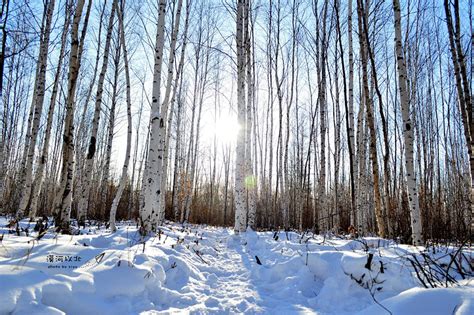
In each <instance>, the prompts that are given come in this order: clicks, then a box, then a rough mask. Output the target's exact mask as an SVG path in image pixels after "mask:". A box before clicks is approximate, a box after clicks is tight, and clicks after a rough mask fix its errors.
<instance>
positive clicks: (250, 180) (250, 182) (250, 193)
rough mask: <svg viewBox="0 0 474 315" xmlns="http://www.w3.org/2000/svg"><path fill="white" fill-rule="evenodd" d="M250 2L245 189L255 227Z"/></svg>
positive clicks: (250, 223) (251, 223)
mask: <svg viewBox="0 0 474 315" xmlns="http://www.w3.org/2000/svg"><path fill="white" fill-rule="evenodd" d="M249 6H250V0H246V3H245V7H244V10H245V12H244V17H245V20H246V21H245V24H246V28H245V30H246V34H245V37H246V38H245V54H246V67H247V106H246V115H247V120H246V126H245V170H246V174H245V178H246V180H245V181H246V189H247V225H248V226H250V227H252V228H253V227H255V216H256V214H257V213H256V205H255V197H256V196H255V187H256V185H257V183H256V178H255V177H254V172H253V166H252V141H251V140H252V127H253V119H252V110H253V104H254V101H255V94H254V93H255V92H254V77H253V73H252V69H253V68H252V54H251V52H252V51H251V40H252V39H253V38H251V30H250V28H251V27H252V25H251V23H250V14H251V13H250V7H249Z"/></svg>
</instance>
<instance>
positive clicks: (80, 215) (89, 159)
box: [77, 0, 117, 225]
mask: <svg viewBox="0 0 474 315" xmlns="http://www.w3.org/2000/svg"><path fill="white" fill-rule="evenodd" d="M116 2H117V0H114V1H113V3H112V9H111V11H110V16H109V22H108V27H107V37H106V40H105V48H104V57H103V60H102V69H101V71H100V74H99V80H98V82H97V94H96V96H95V109H94V117H93V119H92V131H91V137H90V140H89V147H88V149H87V154H86V163H85V168H84V174H86V177H85V178H84V180H83V181H82V182H81V183H80V185H81V187H79V193H80V199H79V202H78V205H77V220H78V223H79V225H84V224H85V223H84V222H85V220H86V216H87V207H88V203H89V194H90V186H91V180H92V175H91V174H92V169H93V165H94V156H95V152H96V150H97V132H98V130H99V120H100V110H101V106H102V94H103V91H104V80H105V74H106V72H107V68H108V61H109V50H110V41H111V39H112V30H113V25H114V17H115V7H116V6H117V4H116Z"/></svg>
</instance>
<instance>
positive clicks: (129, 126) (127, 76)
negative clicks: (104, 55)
mask: <svg viewBox="0 0 474 315" xmlns="http://www.w3.org/2000/svg"><path fill="white" fill-rule="evenodd" d="M115 6H116V10H117V15H118V22H119V33H120V41H121V46H122V53H123V61H124V64H125V81H126V84H127V88H126V94H127V149H126V151H125V160H124V162H123V167H122V175H121V177H120V184H119V188H118V191H117V194H116V195H115V198H114V201H113V202H112V207H111V209H110V219H109V222H110V229H111V230H112V231H115V230H116V227H115V216H116V213H117V208H118V204H119V202H120V198H122V193H123V190H124V189H125V186H126V185H127V179H128V175H127V173H128V164H129V162H130V148H131V143H132V98H131V95H130V71H129V66H128V52H127V47H126V45H125V27H124V25H123V24H124V21H123V12H122V11H121V10H120V8H119V7H118V3H117V1H115Z"/></svg>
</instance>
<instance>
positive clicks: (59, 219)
mask: <svg viewBox="0 0 474 315" xmlns="http://www.w3.org/2000/svg"><path fill="white" fill-rule="evenodd" d="M84 2H85V0H78V1H77V4H76V10H75V12H74V18H73V22H72V29H71V49H70V53H69V73H68V88H67V96H66V120H65V122H64V132H63V160H62V171H61V186H60V190H59V192H58V195H57V196H58V198H57V202H56V205H55V225H56V228H57V230H58V231H60V232H63V233H70V229H69V220H70V216H71V202H72V180H73V175H74V174H73V173H74V104H75V96H76V83H77V77H78V75H79V69H80V67H81V55H82V52H81V50H82V47H83V44H82V43H81V42H80V41H79V38H78V37H79V36H78V32H79V23H80V21H81V16H82V11H83V8H84ZM89 10H90V2H89V5H88V12H89ZM87 18H88V16H87V15H86V20H85V21H84V26H83V30H86V29H87Z"/></svg>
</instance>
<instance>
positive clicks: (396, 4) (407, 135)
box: [393, 0, 424, 246]
mask: <svg viewBox="0 0 474 315" xmlns="http://www.w3.org/2000/svg"><path fill="white" fill-rule="evenodd" d="M393 13H394V27H395V50H396V54H397V70H398V81H399V82H398V91H399V93H400V106H401V109H402V117H403V138H404V140H405V167H406V180H407V186H408V199H409V205H410V217H411V229H412V242H413V245H417V246H421V245H423V241H424V239H423V231H422V225H421V213H420V205H419V202H418V187H417V184H416V175H415V170H414V165H413V126H412V121H411V112H410V100H409V96H408V95H409V92H408V83H407V81H408V78H407V70H406V65H405V58H404V54H403V47H402V30H401V28H402V27H401V14H400V1H399V0H393Z"/></svg>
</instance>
